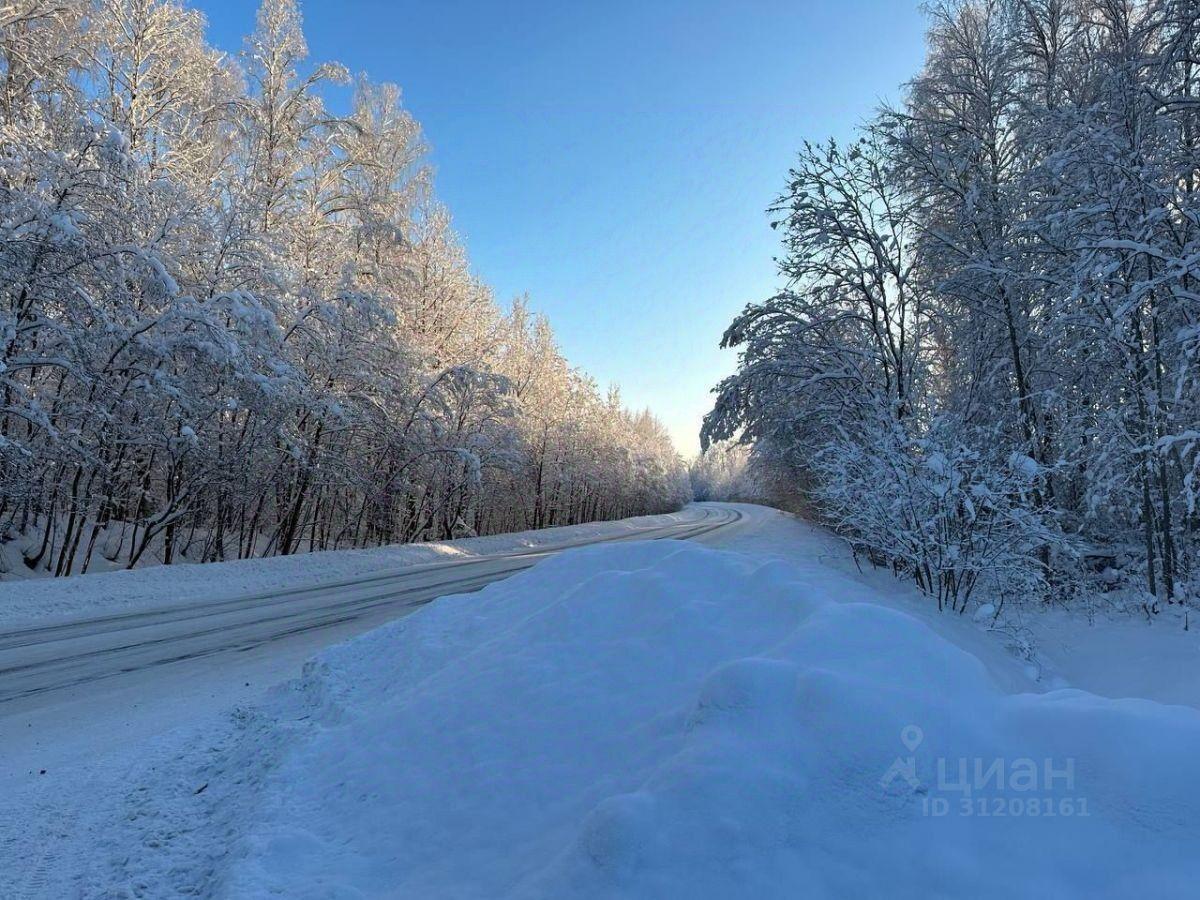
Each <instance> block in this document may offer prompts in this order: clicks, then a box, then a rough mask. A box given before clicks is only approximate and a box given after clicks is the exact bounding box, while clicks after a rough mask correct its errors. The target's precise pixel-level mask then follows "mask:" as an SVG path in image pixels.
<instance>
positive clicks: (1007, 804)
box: [0, 542, 1200, 898]
mask: <svg viewBox="0 0 1200 900" xmlns="http://www.w3.org/2000/svg"><path fill="white" fill-rule="evenodd" d="M849 598H856V599H857V600H860V601H865V602H855V600H854V599H849ZM981 637H983V638H987V637H988V636H987V635H981ZM1005 665H1006V664H1005V663H1004V661H1003V657H1002V656H996V657H995V658H993V659H990V660H988V661H987V662H986V663H985V662H983V661H981V660H980V658H978V657H977V656H976V655H974V654H973V653H972V652H968V651H967V650H964V649H963V648H962V647H960V646H957V645H956V643H954V642H952V641H950V640H948V639H946V638H944V637H942V636H941V635H939V633H938V632H937V631H935V630H934V629H933V628H932V627H931V626H930V625H929V624H926V623H925V622H923V621H920V620H919V619H918V617H917V616H914V615H911V614H909V613H907V612H903V611H900V610H898V609H896V608H895V604H894V602H893V601H892V600H891V598H889V597H885V596H883V595H879V594H876V593H873V592H872V591H871V590H870V589H868V588H867V587H866V586H865V585H864V583H863V581H862V579H859V578H855V577H852V576H851V575H849V574H846V573H841V572H838V571H837V570H836V569H835V568H834V567H832V566H830V565H828V564H825V563H823V562H821V561H819V560H807V559H806V560H802V562H801V563H800V564H798V565H794V564H792V563H789V562H786V561H784V560H782V559H779V558H771V557H770V556H769V555H767V556H764V555H756V554H745V553H735V552H728V551H717V550H711V549H706V548H704V547H701V546H697V545H695V544H692V543H677V542H655V543H650V542H637V543H629V544H620V545H608V546H597V547H591V548H585V549H580V550H575V551H571V552H568V553H566V554H564V555H562V556H559V557H556V558H555V559H552V560H549V561H547V562H544V563H542V564H541V565H539V566H538V567H537V568H536V569H534V570H532V571H530V572H527V573H524V574H521V575H518V576H515V577H513V578H511V579H509V580H507V581H504V582H499V583H496V584H493V585H491V586H489V587H487V588H485V589H484V590H483V591H482V592H480V593H478V594H474V595H471V596H469V597H465V596H460V597H447V598H444V599H442V600H440V601H438V602H437V603H434V604H432V605H430V606H428V607H426V608H424V609H422V610H420V611H419V612H418V613H416V614H414V615H412V616H410V617H408V618H406V619H403V620H400V621H397V622H395V623H393V624H391V625H388V626H385V627H383V628H380V629H378V630H376V631H373V632H371V633H369V634H366V635H364V636H362V637H360V638H357V639H355V640H352V641H349V642H347V643H345V644H342V645H340V646H337V647H334V648H331V649H329V650H327V651H325V652H324V653H322V654H321V655H320V656H319V657H318V658H317V659H316V660H314V661H313V662H312V663H311V664H310V665H309V666H308V667H307V668H306V671H305V674H304V677H302V678H301V679H299V680H297V681H295V682H292V683H291V684H289V685H286V686H283V687H281V688H278V689H277V690H275V691H274V692H273V693H272V695H271V696H270V698H269V699H268V701H267V702H266V703H265V704H263V705H262V706H261V707H259V708H256V709H241V710H237V711H236V712H234V713H233V714H232V715H230V716H227V717H226V718H225V719H224V720H223V721H221V722H208V723H201V724H200V725H199V726H198V727H197V728H195V729H193V730H191V731H190V732H187V733H180V734H178V735H176V736H175V737H174V738H173V739H172V740H170V741H163V742H160V744H159V745H158V747H157V749H154V750H153V751H151V752H149V753H148V755H146V756H144V757H143V758H142V759H140V760H139V761H138V762H137V763H134V762H131V761H126V762H125V763H123V764H122V766H120V767H113V768H110V769H107V770H105V772H104V773H103V778H102V779H101V781H100V782H98V783H93V784H92V785H91V786H90V787H89V788H88V790H90V791H92V792H93V793H92V794H91V796H96V793H95V792H99V796H100V797H101V798H102V799H103V801H104V802H103V803H100V804H88V803H79V800H78V798H76V799H75V802H76V803H77V804H79V805H80V807H81V809H83V810H84V812H83V815H82V818H81V819H80V820H79V822H78V824H77V825H76V827H75V831H74V833H73V834H70V835H66V836H62V837H60V840H59V845H58V849H57V850H56V851H55V855H53V856H52V858H51V860H50V863H48V864H47V863H45V861H44V864H43V867H42V870H41V871H40V874H39V875H38V880H37V881H36V883H35V882H34V881H31V880H28V879H26V880H25V881H24V882H21V881H16V882H15V883H17V884H18V886H20V885H22V884H24V885H26V888H27V889H28V888H29V886H31V885H32V886H34V887H37V888H38V889H39V890H40V889H41V887H43V886H53V889H54V891H58V893H54V892H52V891H47V892H45V893H41V894H39V893H35V892H30V893H29V896H63V895H64V893H63V892H65V891H67V890H68V889H69V890H70V893H69V894H66V895H74V894H79V895H82V896H84V897H102V896H105V897H106V896H149V897H170V896H180V895H191V896H194V895H200V896H215V897H236V898H243V897H260V896H261V897H265V896H287V897H292V898H318V897H320V898H327V897H381V896H388V897H456V898H462V897H489V898H491V897H556V898H557V897H587V898H591V897H613V896H620V897H647V898H651V897H654V898H657V897H666V896H689V897H714V898H715V897H721V898H728V897H756V898H760V897H775V896H778V897H793V896H815V897H849V896H885V895H886V896H893V897H926V896H944V897H1008V896H1016V895H1024V896H1056V897H1076V896H1078V897H1084V896H1087V897H1123V896H1129V895H1131V894H1134V893H1141V894H1145V895H1153V896H1159V897H1184V896H1190V894H1191V892H1192V885H1194V883H1195V879H1196V878H1197V877H1200V859H1198V858H1197V857H1196V856H1195V854H1194V852H1193V843H1194V838H1195V823H1194V810H1195V808H1196V804H1197V803H1198V802H1200V770H1198V768H1197V767H1196V766H1195V764H1194V760H1192V759H1191V756H1192V755H1193V753H1194V748H1195V747H1196V746H1197V745H1200V712H1197V711H1196V710H1194V709H1189V708H1184V707H1175V706H1167V705H1162V704H1157V703H1152V702H1146V701H1112V700H1106V699H1103V698H1100V697H1097V696H1093V695H1090V694H1086V693H1084V692H1081V691H1076V690H1061V691H1052V692H1049V693H1031V692H1027V691H1026V692H1022V691H1020V690H1014V688H1013V686H1014V685H1020V684H1021V683H1023V680H1025V679H1026V677H1027V675H1026V673H1025V671H1024V668H1023V667H1022V666H1021V665H1020V664H1019V663H1017V662H1016V661H1013V660H1010V661H1009V663H1008V664H1007V665H1008V669H1007V671H1006V670H1005ZM1026 683H1027V682H1026ZM1150 759H1153V764H1148V760H1150ZM960 766H965V768H960ZM977 766H978V767H979V771H980V772H981V773H982V776H983V777H982V783H980V784H977V783H976V782H978V781H979V780H980V779H979V778H978V777H977V775H976V767H977ZM943 769H944V770H945V771H948V773H949V775H948V777H945V778H944V777H943V776H942V770H943ZM964 773H965V774H964ZM964 787H966V788H968V790H967V792H966V793H964V792H963V790H962V789H963V788H964ZM963 801H969V802H968V805H966V806H963V805H962V803H963ZM997 810H1002V811H1003V812H1002V813H1001V812H997ZM4 812H5V813H6V818H7V815H8V814H9V813H11V811H10V810H5V811H4ZM8 821H9V822H10V823H11V822H12V819H9V820H8ZM61 827H62V826H61V825H60V826H59V828H60V829H61ZM25 834H26V832H25V831H22V835H25ZM38 836H39V835H38V832H37V831H36V830H33V831H31V832H28V836H27V837H23V838H21V837H14V836H13V835H12V834H10V835H9V837H8V839H7V842H6V841H4V840H0V852H5V853H11V854H12V858H11V859H10V860H8V861H6V862H7V864H10V865H12V864H15V865H17V866H18V867H19V868H17V869H15V870H13V871H16V872H17V873H18V874H19V875H25V874H27V870H26V869H25V868H20V867H21V866H23V865H24V859H25V856H26V853H25V852H23V851H28V850H29V849H30V847H31V843H32V842H33V841H35V840H37V839H38ZM41 837H42V839H43V840H44V838H45V833H44V832H43V833H42V834H41ZM34 846H36V845H34ZM72 867H74V868H72ZM72 871H73V872H74V873H75V874H74V877H70V876H68V874H67V873H69V872H72ZM16 895H17V896H18V897H20V896H23V895H22V894H21V893H20V892H19V891H18V892H17V894H16Z"/></svg>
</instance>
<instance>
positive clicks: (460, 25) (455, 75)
mask: <svg viewBox="0 0 1200 900" xmlns="http://www.w3.org/2000/svg"><path fill="white" fill-rule="evenodd" d="M302 3H303V5H302V9H303V12H304V16H305V24H306V28H305V31H306V34H307V36H308V41H309V46H310V48H311V50H312V54H313V58H314V59H315V60H317V61H325V60H336V61H339V62H341V63H343V64H345V65H346V66H347V67H349V68H350V70H351V71H353V72H360V71H365V72H366V73H367V74H368V75H370V77H371V78H372V79H374V80H376V81H391V82H395V83H396V84H399V85H400V87H401V88H402V90H403V92H404V97H405V102H406V104H407V106H408V108H409V109H410V110H411V111H412V112H413V114H414V115H415V116H416V117H417V119H418V120H419V121H420V122H421V124H422V126H423V127H424V129H425V134H426V137H427V140H428V141H429V143H430V144H431V146H432V150H433V153H432V161H433V164H434V166H435V167H436V170H437V190H438V194H439V196H440V197H441V198H442V199H443V200H444V201H445V202H446V204H447V205H448V206H449V208H450V210H451V212H452V214H453V215H454V220H455V224H456V227H457V229H458V231H459V233H460V234H461V235H462V236H463V238H464V240H465V242H466V245H467V247H468V250H469V252H470V254H471V259H472V262H473V265H474V267H475V269H476V271H477V273H478V274H479V275H480V276H482V277H483V278H484V279H485V280H486V281H488V282H489V283H490V284H491V285H493V287H494V288H495V289H496V294H497V297H498V298H499V299H500V300H501V301H502V302H504V301H507V300H509V299H511V298H512V297H513V296H516V295H518V294H522V293H525V292H528V293H529V294H530V296H531V300H532V303H533V306H534V307H535V308H536V309H539V310H544V311H545V312H547V313H548V314H549V316H550V318H551V321H552V323H553V324H554V327H555V331H556V332H557V334H558V338H559V342H560V344H561V346H562V349H563V351H564V353H565V354H566V356H567V358H568V359H569V360H571V362H572V363H574V364H575V365H579V366H582V367H583V368H584V369H586V370H587V371H588V372H590V373H591V374H592V375H593V376H594V377H595V378H596V379H597V381H599V382H600V384H601V385H602V386H604V385H607V384H609V383H614V382H615V383H617V384H619V385H620V386H621V389H622V393H623V396H624V397H625V400H626V402H627V403H628V404H629V405H632V406H637V407H640V406H649V407H650V408H651V409H653V410H654V411H655V412H656V413H657V414H658V415H659V417H660V418H662V419H663V421H664V422H666V424H667V425H668V427H669V428H670V429H671V433H672V435H673V436H674V438H675V442H676V445H677V446H678V447H679V449H680V450H681V451H682V452H683V453H685V454H688V455H690V454H692V453H694V452H696V451H697V450H698V446H699V444H698V439H697V433H698V430H699V426H700V419H701V418H702V416H703V415H704V413H705V412H706V411H707V410H708V407H709V404H710V401H711V397H710V394H709V391H710V389H711V388H712V386H713V385H714V384H715V383H716V382H717V381H718V380H719V379H720V378H722V377H723V376H724V375H726V374H728V373H729V372H731V371H732V370H733V367H734V364H735V362H736V359H735V354H734V353H733V352H731V351H721V350H719V349H718V343H719V341H720V337H721V333H722V331H723V330H724V329H725V327H726V325H727V324H728V323H729V321H730V319H731V318H732V317H733V316H734V315H735V314H736V313H737V312H738V311H739V310H740V309H741V308H742V307H743V306H744V305H745V304H746V303H747V302H750V301H755V300H761V299H764V298H765V297H767V296H769V294H770V293H771V292H772V290H773V289H774V288H775V287H776V286H777V279H776V276H775V266H774V259H773V258H774V255H775V253H776V248H777V242H776V237H775V233H774V232H772V231H771V229H770V228H769V226H768V219H767V216H766V214H765V212H764V210H765V209H766V207H767V206H768V204H769V203H770V202H771V200H772V199H773V198H774V197H775V195H776V194H777V193H778V192H779V190H780V189H781V188H782V186H783V184H784V179H785V175H786V172H787V169H788V166H789V165H790V163H791V160H792V157H793V155H794V153H795V151H796V149H797V148H798V147H799V146H800V143H801V142H802V141H803V140H804V139H806V138H807V139H814V140H821V139H824V138H825V137H828V136H834V137H839V138H844V137H847V136H849V135H850V134H851V133H852V131H853V128H854V126H855V125H856V124H857V123H858V122H860V121H861V120H862V119H864V118H865V117H866V116H868V115H869V114H870V113H871V111H872V110H873V109H874V107H875V106H876V105H877V104H878V103H879V101H880V100H882V99H885V98H895V97H896V96H898V94H899V89H900V85H901V84H902V83H903V82H904V81H905V80H906V79H908V78H909V77H911V76H912V75H913V74H915V72H916V70H917V67H918V66H919V64H920V60H921V37H922V30H923V23H922V19H921V16H920V14H919V13H918V11H917V2H916V0H689V2H684V0H633V2H629V0H608V2H603V3H601V2H585V0H508V2H496V0H302ZM191 5H194V6H198V7H199V8H200V9H202V10H204V12H205V13H206V14H207V16H208V18H209V23H210V27H209V36H210V39H211V40H212V41H213V42H214V43H215V44H216V45H217V46H219V47H222V48H226V49H229V50H237V49H239V48H240V47H241V39H242V36H243V35H244V34H246V33H248V32H249V31H250V30H252V28H253V21H254V11H255V8H256V6H257V3H256V2H254V0H191Z"/></svg>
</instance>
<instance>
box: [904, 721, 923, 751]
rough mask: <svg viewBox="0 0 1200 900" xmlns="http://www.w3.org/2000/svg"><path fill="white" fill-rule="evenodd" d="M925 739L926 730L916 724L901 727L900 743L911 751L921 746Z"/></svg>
mask: <svg viewBox="0 0 1200 900" xmlns="http://www.w3.org/2000/svg"><path fill="white" fill-rule="evenodd" d="M923 740H925V732H923V731H922V730H921V729H920V728H919V727H917V726H916V725H905V726H904V727H903V728H901V729H900V743H902V744H903V745H904V746H905V747H907V748H908V752H909V753H912V752H913V751H914V750H916V749H917V748H918V747H920V746H921V741H923Z"/></svg>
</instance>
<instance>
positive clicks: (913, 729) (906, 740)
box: [879, 725, 925, 791]
mask: <svg viewBox="0 0 1200 900" xmlns="http://www.w3.org/2000/svg"><path fill="white" fill-rule="evenodd" d="M923 740H925V732H923V731H922V730H921V729H920V728H918V727H917V726H916V725H905V726H904V727H903V728H901V729H900V743H902V744H903V745H904V746H905V747H906V748H908V752H909V756H907V757H903V758H901V757H898V758H897V759H896V761H895V762H893V763H892V764H891V766H890V767H889V768H888V770H887V771H886V772H884V773H883V777H882V778H880V779H879V784H880V786H881V787H885V788H886V787H887V786H888V785H890V784H891V783H892V782H893V781H895V780H896V779H897V778H900V779H903V780H904V781H905V782H906V783H907V784H908V786H909V787H910V788H911V789H912V790H914V791H916V790H920V788H921V779H919V778H918V777H917V758H916V757H915V756H913V755H912V753H913V751H914V750H916V749H917V748H918V747H920V746H921V742H922V741H923Z"/></svg>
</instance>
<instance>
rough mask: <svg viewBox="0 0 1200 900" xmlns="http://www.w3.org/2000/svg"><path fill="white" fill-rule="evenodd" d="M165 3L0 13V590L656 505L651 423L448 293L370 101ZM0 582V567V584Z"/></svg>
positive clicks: (278, 0)
mask: <svg viewBox="0 0 1200 900" xmlns="http://www.w3.org/2000/svg"><path fill="white" fill-rule="evenodd" d="M307 57H308V49H307V46H306V42H305V37H304V34H303V29H302V22H301V16H300V10H299V9H298V7H297V5H296V3H295V0H265V2H264V3H263V5H262V7H261V9H260V10H259V12H258V15H257V24H256V28H255V30H254V33H253V34H252V35H251V36H250V37H248V38H247V39H246V41H245V45H244V49H242V50H241V52H240V53H226V52H222V51H219V50H218V49H216V48H214V47H213V46H210V45H209V44H208V43H207V41H206V37H205V20H204V17H203V16H202V14H201V13H200V12H199V11H197V10H195V9H192V8H189V7H188V6H186V5H183V4H181V3H177V2H172V0H12V2H6V3H3V4H0V392H2V402H0V569H7V572H8V574H9V575H29V574H40V575H71V574H78V573H83V572H87V571H89V569H91V570H96V569H98V568H113V567H133V566H137V565H145V564H147V563H151V562H157V563H164V564H170V563H173V562H178V561H184V560H186V561H192V562H205V561H215V560H225V559H237V558H246V557H252V556H267V555H285V554H291V553H295V552H298V551H309V550H333V549H339V548H349V547H365V546H372V545H379V544H384V543H391V542H406V541H416V540H430V539H441V538H447V537H460V536H469V535H476V534H479V535H483V534H491V533H497V532H502V531H510V530H519V529H527V528H541V527H545V526H554V525H563V524H573V523H580V522H588V521H593V520H598V519H606V518H616V517H624V516H631V515H638V514H646V513H658V512H664V511H669V510H674V509H677V508H678V507H679V506H680V505H681V504H682V503H684V502H685V501H686V500H688V499H690V496H691V495H690V490H689V487H688V481H687V473H686V471H685V469H684V467H683V463H682V461H681V460H680V458H679V457H678V455H677V454H676V452H675V450H674V449H673V447H672V445H671V442H670V440H669V438H668V436H667V434H666V431H665V430H664V428H663V426H662V425H661V424H660V423H659V422H658V421H657V420H656V419H655V418H654V417H653V416H652V415H651V414H649V413H648V412H630V411H629V410H627V409H626V408H625V407H624V406H623V404H622V401H621V398H620V396H619V394H618V392H617V391H616V390H609V391H608V392H605V391H602V390H600V389H598V387H597V385H596V384H595V383H594V382H593V381H592V380H591V379H590V378H589V377H588V376H587V375H586V374H584V373H582V372H580V371H578V370H577V369H575V368H573V367H572V366H571V365H570V364H569V363H568V362H567V361H566V360H565V359H564V358H563V356H562V355H561V353H560V352H559V350H558V349H557V345H556V341H555V338H554V335H553V333H552V331H551V329H550V325H549V324H548V322H547V321H546V320H545V319H544V318H543V317H541V316H538V315H535V314H534V313H533V312H531V310H530V307H529V305H528V304H527V302H526V301H524V300H523V299H521V300H517V301H516V302H514V303H513V304H512V305H511V306H508V305H505V304H501V303H499V302H497V300H496V299H495V298H494V297H493V295H492V293H491V291H490V289H489V288H488V286H487V285H486V284H485V283H484V282H483V281H481V280H480V279H479V278H478V277H477V276H476V275H475V274H473V272H472V269H471V266H470V264H469V261H468V259H467V256H466V253H465V250H464V247H463V245H462V243H461V242H460V241H459V239H458V238H457V237H456V235H455V233H454V231H453V230H452V227H451V223H450V217H449V214H448V212H447V210H446V209H445V208H443V207H442V206H441V205H440V204H439V203H438V201H437V199H436V196H435V194H434V192H433V186H432V177H431V170H430V166H429V164H428V154H427V148H426V146H425V143H424V141H423V138H422V132H421V128H420V126H419V125H418V123H417V122H416V121H415V120H414V119H413V117H412V116H411V115H410V114H409V113H408V112H407V111H406V110H405V108H404V106H403V105H402V103H401V95H400V91H399V89H398V88H397V87H395V86H393V85H389V84H374V83H372V82H370V81H369V80H367V79H366V78H365V77H363V76H357V77H353V76H351V74H350V72H349V71H348V70H347V69H346V68H345V67H343V66H341V65H338V64H333V63H314V62H310V61H309V60H308V58H307ZM0 577H4V572H2V571H0Z"/></svg>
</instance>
